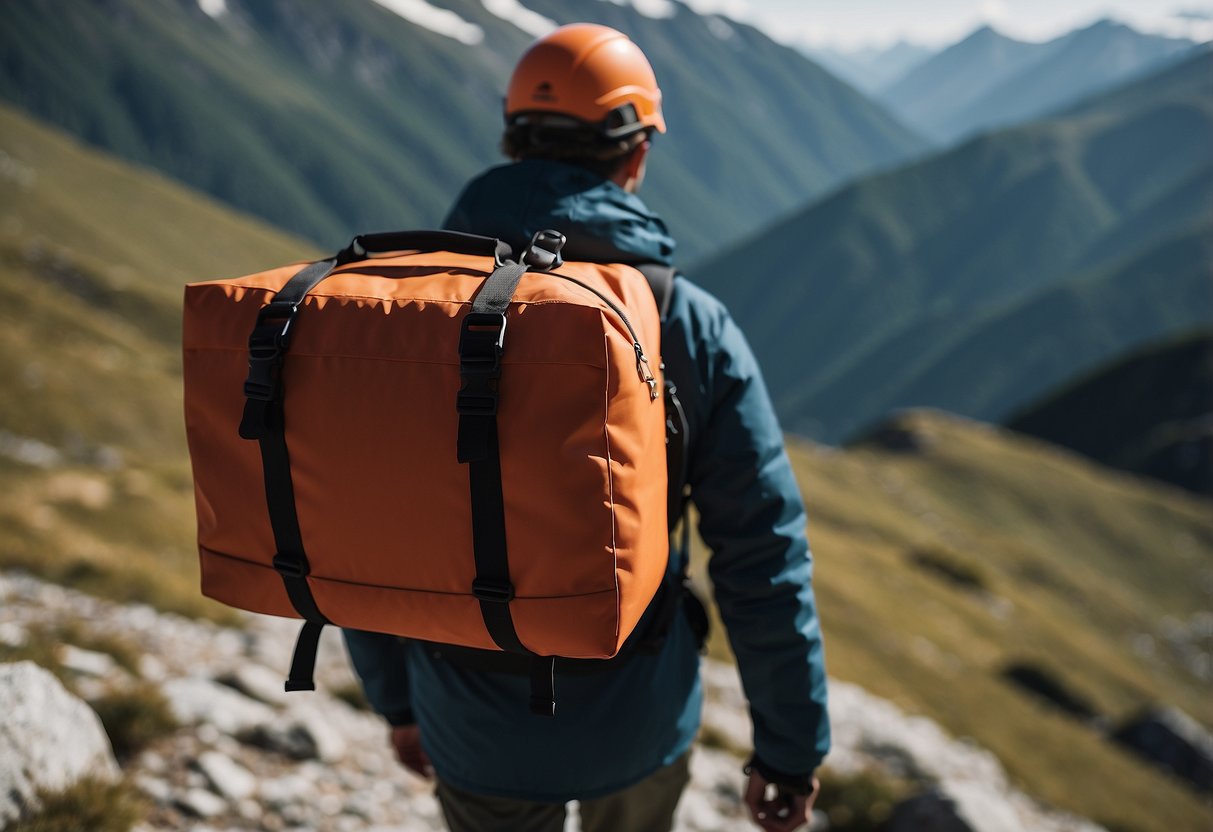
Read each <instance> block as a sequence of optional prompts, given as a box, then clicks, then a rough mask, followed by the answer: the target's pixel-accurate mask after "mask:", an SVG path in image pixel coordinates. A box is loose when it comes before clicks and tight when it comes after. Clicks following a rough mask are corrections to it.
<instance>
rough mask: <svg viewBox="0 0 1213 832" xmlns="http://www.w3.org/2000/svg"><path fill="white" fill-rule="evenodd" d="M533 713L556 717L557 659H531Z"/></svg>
mask: <svg viewBox="0 0 1213 832" xmlns="http://www.w3.org/2000/svg"><path fill="white" fill-rule="evenodd" d="M531 713H533V714H535V715H536V716H556V658H555V656H532V657H531Z"/></svg>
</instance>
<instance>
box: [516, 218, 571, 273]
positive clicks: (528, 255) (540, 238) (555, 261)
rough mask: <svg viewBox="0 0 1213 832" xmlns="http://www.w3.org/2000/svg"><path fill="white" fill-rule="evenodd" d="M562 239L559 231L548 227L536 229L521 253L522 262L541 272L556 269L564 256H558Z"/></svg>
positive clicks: (562, 243)
mask: <svg viewBox="0 0 1213 832" xmlns="http://www.w3.org/2000/svg"><path fill="white" fill-rule="evenodd" d="M564 241H565V237H564V235H563V234H561V233H560V232H559V231H553V230H552V229H550V228H548V229H545V230H543V231H536V232H535V236H534V237H532V238H531V244H530V245H529V246H527V249H526V251H524V252H523V253H522V262H523V263H526V264H527V265H528V266H530V267H531V268H532V269H535V270H536V271H541V272H549V271H551V270H552V269H558V268H560V267H561V266H563V265H564V258H562V257H561V256H560V250H561V249H562V248H564Z"/></svg>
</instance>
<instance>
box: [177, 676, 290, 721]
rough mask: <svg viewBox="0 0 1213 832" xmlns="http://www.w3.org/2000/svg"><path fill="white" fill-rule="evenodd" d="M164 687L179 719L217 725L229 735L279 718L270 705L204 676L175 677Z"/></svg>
mask: <svg viewBox="0 0 1213 832" xmlns="http://www.w3.org/2000/svg"><path fill="white" fill-rule="evenodd" d="M163 690H164V696H165V698H166V699H168V703H169V707H170V708H172V711H173V715H174V716H175V717H176V718H177V720H178V721H179V722H182V723H185V724H187V725H213V726H214V727H215V728H217V729H218V730H219V731H220V733H223V734H227V735H228V736H236V735H237V734H241V733H244V732H248V731H252V730H254V729H256V728H257V727H258V726H260V725H263V724H265V723H268V722H273V721H274V720H275V719H276V718H277V715H276V714H275V712H274V710H273V708H270V707H269V706H268V705H265V704H263V703H261V702H258V701H256V700H254V699H249V698H248V697H247V696H245V695H244V694H242V693H238V692H236V691H235V690H233V689H232V688H230V687H228V686H227V685H221V684H219V683H218V682H216V681H214V680H212V679H206V678H204V677H201V676H190V677H188V678H185V679H171V680H169V681H168V682H166V683H165V685H164V688H163Z"/></svg>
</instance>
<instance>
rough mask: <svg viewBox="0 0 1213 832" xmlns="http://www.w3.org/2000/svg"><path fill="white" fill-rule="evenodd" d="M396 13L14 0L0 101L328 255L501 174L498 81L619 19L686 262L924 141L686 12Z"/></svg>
mask: <svg viewBox="0 0 1213 832" xmlns="http://www.w3.org/2000/svg"><path fill="white" fill-rule="evenodd" d="M390 5H392V3H390V2H385V3H384V5H379V4H377V3H374V2H371V0H348V2H342V3H329V2H324V0H290V2H285V1H283V2H279V1H278V0H227V2H226V3H219V4H215V3H206V4H205V6H206V8H208V9H211V11H212V12H213V14H208V13H207V12H205V11H204V10H203V8H201V7H199V6H198V5H197V4H195V3H194V2H187V1H185V0H183V1H182V2H178V0H138V1H137V2H136V0H113V1H112V2H109V3H106V4H104V6H102V5H95V4H80V3H74V2H69V0H48V2H42V3H22V4H17V5H14V6H13V7H12V8H10V9H7V10H6V20H5V25H4V27H3V28H2V29H0V50H3V53H4V56H5V58H4V60H3V61H2V62H0V100H7V101H9V102H11V103H13V104H14V105H16V106H18V107H20V108H22V109H24V110H26V111H27V112H30V113H32V114H35V115H37V116H39V117H40V118H43V119H46V120H47V121H50V122H51V123H54V124H56V125H58V126H60V127H62V128H64V129H65V130H67V131H69V132H71V133H73V134H75V135H77V136H79V137H81V138H82V139H84V140H85V141H87V142H88V143H90V144H92V145H94V146H96V147H99V148H102V149H105V150H107V151H110V152H112V153H114V154H116V155H118V156H119V157H121V158H125V159H127V160H129V161H133V162H136V163H139V164H142V165H146V166H149V167H153V168H156V169H158V170H161V171H163V172H165V173H167V174H169V175H170V176H172V177H174V178H176V179H178V180H180V181H182V182H184V183H186V184H188V185H190V186H191V187H194V188H197V189H199V190H202V191H204V192H206V193H209V194H211V195H213V196H216V197H218V198H219V199H221V200H223V201H224V202H227V203H228V204H230V205H232V206H234V207H236V208H239V209H241V210H244V211H247V212H250V213H252V214H255V215H257V216H259V217H262V218H263V219H266V220H268V221H270V222H272V223H273V224H275V225H277V226H279V227H280V228H283V229H285V230H287V231H289V232H291V233H294V234H298V235H302V236H304V237H307V238H309V239H311V240H313V241H315V242H317V243H319V244H321V245H322V246H323V247H325V248H333V247H337V246H340V245H344V243H345V242H347V241H348V239H349V238H350V236H352V234H354V233H356V232H361V231H368V230H384V229H392V228H406V227H434V226H436V225H437V224H439V223H440V222H441V220H442V219H443V217H444V214H445V211H446V209H447V208H448V207H449V205H450V204H451V202H452V201H453V198H454V197H455V195H456V194H457V192H458V190H459V188H460V187H461V185H462V184H463V183H464V182H465V181H466V180H467V179H468V178H469V177H470V176H472V175H473V174H475V173H476V172H478V171H479V170H480V169H482V168H484V167H485V166H487V165H489V164H492V163H494V162H496V161H499V160H500V159H499V156H498V152H497V149H496V144H497V141H498V138H499V136H500V129H501V100H502V95H503V93H504V85H505V80H506V78H508V76H509V72H510V68H511V66H512V65H513V63H514V61H516V60H517V57H518V56H519V55H520V54H521V53H522V51H523V49H524V48H525V47H526V45H527V44H528V43H529V42H530V41H531V40H532V38H533V35H534V33H535V32H538V31H543V30H544V29H545V28H547V27H550V26H552V25H554V24H555V23H561V22H569V21H573V20H587V21H592V22H601V23H606V24H608V25H612V26H615V27H617V28H619V29H622V30H623V31H626V32H628V33H629V34H630V35H631V36H632V37H633V38H634V39H635V40H636V41H637V43H639V44H640V45H641V46H642V47H643V48H644V49H645V50H646V52H647V53H648V54H649V55H650V56H651V57H652V62H653V64H654V66H655V69H656V72H657V76H658V78H659V79H660V81H661V84H662V87H663V90H664V93H665V110H666V116H667V121H668V123H669V125H670V132H669V134H668V135H666V136H661V137H659V139H658V141H657V142H656V144H655V149H654V155H653V162H652V164H651V166H650V171H651V173H650V178H649V181H648V183H647V184H646V192H645V196H646V200H647V201H648V202H649V203H650V205H651V206H652V207H653V208H655V209H656V210H657V211H659V212H660V213H662V214H663V215H664V216H665V217H666V218H667V219H668V220H669V223H670V226H671V228H672V230H673V232H674V234H675V237H676V238H677V239H679V240H680V241H681V243H682V245H683V250H682V252H683V258H684V260H686V259H689V258H692V257H694V256H696V255H699V254H704V253H706V252H707V251H708V250H709V249H711V248H713V247H715V246H717V245H719V244H721V243H723V242H726V241H730V240H736V239H739V238H740V237H741V236H742V235H744V234H745V233H747V232H753V231H755V230H757V229H758V228H759V227H761V226H762V225H763V224H764V223H766V222H768V221H770V220H771V219H773V218H774V217H776V216H777V215H779V214H781V213H783V212H786V211H788V210H791V209H793V208H795V207H797V206H799V205H801V204H803V202H804V201H805V200H807V199H808V198H810V197H811V196H812V195H814V194H820V193H822V192H824V191H825V190H827V189H829V188H830V187H833V186H836V185H838V184H839V183H841V182H842V181H843V180H845V179H847V178H850V177H852V176H855V175H857V174H860V173H863V172H865V171H870V170H872V169H873V168H876V167H882V166H887V165H889V164H892V163H894V162H896V161H898V160H901V159H905V158H906V157H907V156H908V155H912V154H915V153H917V152H918V151H920V150H921V149H922V148H923V146H924V145H923V143H922V141H921V140H920V139H919V138H918V137H917V136H916V135H915V134H914V133H913V132H911V131H910V130H909V129H907V128H905V127H904V126H903V125H902V124H901V123H900V122H899V121H897V120H896V119H895V118H893V117H892V116H891V115H889V114H888V113H887V112H886V111H885V110H884V109H883V108H881V107H880V106H879V105H877V104H875V103H873V102H871V101H870V100H868V99H866V98H864V97H863V96H862V95H860V94H859V93H857V92H855V91H854V90H852V89H851V88H850V87H848V86H847V85H846V84H844V83H843V82H841V81H839V80H837V79H836V78H835V77H834V76H832V75H830V74H829V73H827V72H826V71H825V70H823V69H821V68H820V67H818V66H817V65H816V64H814V63H813V62H812V61H810V60H809V59H808V58H806V57H804V56H803V55H801V54H799V53H798V52H796V51H795V50H793V49H791V48H788V47H784V46H780V45H778V44H776V43H774V42H773V41H771V40H770V39H769V38H768V37H766V36H765V35H763V34H762V33H760V32H759V31H758V30H756V29H753V28H751V27H748V26H744V25H742V24H739V23H732V22H728V21H726V20H725V19H724V18H721V17H718V16H714V15H710V16H701V15H697V14H695V13H694V12H692V11H691V10H690V9H688V8H686V7H685V6H683V5H681V4H671V6H670V9H671V10H672V11H673V14H672V16H666V17H653V16H648V15H645V14H642V13H641V12H640V11H638V10H637V8H636V7H635V6H632V5H626V6H621V5H616V4H612V3H605V2H601V1H600V0H562V2H554V0H528V3H527V4H526V7H525V8H522V7H520V6H518V5H517V4H515V5H513V6H511V5H510V4H509V3H506V4H504V5H503V4H501V3H496V4H485V3H481V2H478V0H445V2H443V3H441V4H440V5H441V6H442V8H441V9H439V8H438V6H431V5H430V4H426V3H420V4H419V3H404V4H396V7H397V8H399V9H401V10H403V11H405V12H408V13H409V14H410V15H411V16H412V19H405V18H404V17H402V16H401V15H400V14H397V13H395V12H393V11H391V10H389V9H388V8H385V6H390ZM489 6H491V7H492V8H494V9H496V10H497V12H496V13H495V12H491V11H489ZM425 9H429V10H430V11H429V12H426V13H425V14H419V11H424V10H425ZM520 27H526V29H528V30H529V31H524V29H523V28H520ZM722 194H727V195H728V196H727V198H721V195H722Z"/></svg>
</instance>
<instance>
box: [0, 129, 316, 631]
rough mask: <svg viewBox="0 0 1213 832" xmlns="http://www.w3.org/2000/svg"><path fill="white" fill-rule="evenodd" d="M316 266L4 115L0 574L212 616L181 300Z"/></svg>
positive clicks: (159, 183) (302, 252)
mask: <svg viewBox="0 0 1213 832" xmlns="http://www.w3.org/2000/svg"><path fill="white" fill-rule="evenodd" d="M310 254H311V250H310V246H309V245H308V244H305V243H302V242H300V241H298V240H293V239H290V238H288V237H285V236H283V235H282V234H280V233H278V232H275V231H273V230H271V229H269V228H268V227H266V226H264V225H261V224H260V223H258V222H257V221H255V220H252V219H250V218H248V217H244V216H240V215H237V214H234V213H232V212H231V211H230V210H229V209H226V208H223V207H220V206H219V205H218V204H216V203H214V202H212V201H210V200H209V199H206V198H204V197H200V196H199V195H197V194H193V193H190V192H187V191H186V190H184V189H183V188H181V187H180V186H178V185H176V184H174V183H172V182H169V181H168V180H166V179H164V178H163V177H161V176H159V175H156V174H152V173H148V172H143V171H138V170H135V169H133V168H131V167H130V166H129V165H125V164H122V163H119V162H116V161H113V160H110V159H107V158H104V157H101V156H99V155H98V154H97V153H95V152H93V151H90V150H87V149H85V148H83V147H81V146H79V145H78V144H77V143H76V142H74V141H73V140H70V139H68V138H66V137H64V136H62V135H61V134H58V133H56V132H54V131H52V130H49V129H47V128H46V127H43V126H39V125H37V124H35V123H34V122H32V121H30V120H29V119H27V118H26V117H24V116H22V115H19V114H17V113H15V112H14V111H12V110H10V109H7V108H0V262H2V263H3V270H2V272H0V380H2V384H3V389H4V391H5V395H4V396H3V397H2V398H0V493H2V494H3V495H4V498H3V500H2V501H0V562H2V563H4V564H5V565H10V566H11V565H23V566H26V567H28V568H30V569H31V570H33V571H35V572H38V573H39V574H44V575H49V576H51V577H57V578H60V579H62V580H65V581H68V582H71V583H73V584H75V585H79V586H81V587H84V588H89V589H96V590H99V591H104V592H107V593H109V594H115V595H117V596H119V597H124V598H136V599H140V600H147V601H150V602H153V603H157V604H159V605H161V606H165V607H168V608H170V609H178V610H183V611H188V612H194V613H197V612H199V611H209V612H210V613H211V614H216V613H218V607H217V606H215V607H212V606H211V605H209V603H206V602H203V601H202V600H201V598H200V597H199V595H198V590H197V565H196V562H197V555H196V552H195V550H194V549H193V548H192V542H191V541H192V535H193V518H192V512H193V489H192V485H191V483H190V477H189V467H188V462H187V460H186V457H185V433H184V426H183V423H182V418H181V379H180V317H181V293H182V287H183V285H184V284H185V283H186V282H188V281H191V280H205V279H212V278H215V277H221V276H224V275H237V274H243V273H247V272H250V271H255V270H257V269H260V268H266V267H269V266H271V265H274V264H278V263H282V262H289V261H291V260H296V259H300V258H303V257H306V256H308V255H310Z"/></svg>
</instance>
